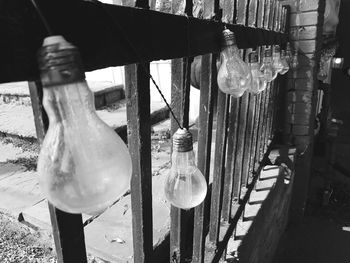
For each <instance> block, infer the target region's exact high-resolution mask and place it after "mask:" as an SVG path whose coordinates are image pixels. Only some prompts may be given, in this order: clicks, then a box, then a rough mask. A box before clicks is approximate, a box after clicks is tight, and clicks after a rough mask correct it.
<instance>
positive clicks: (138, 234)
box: [125, 64, 153, 262]
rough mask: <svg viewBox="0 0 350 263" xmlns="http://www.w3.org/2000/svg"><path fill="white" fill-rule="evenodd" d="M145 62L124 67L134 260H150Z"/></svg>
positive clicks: (149, 156) (148, 92) (150, 233)
mask: <svg viewBox="0 0 350 263" xmlns="http://www.w3.org/2000/svg"><path fill="white" fill-rule="evenodd" d="M145 70H147V71H149V64H147V65H143V66H142V65H136V64H133V65H128V66H126V67H125V91H126V92H125V93H126V99H127V119H128V142H129V151H130V154H131V159H132V165H133V172H132V177H131V206H132V223H133V246H134V260H135V262H152V251H153V246H152V244H153V224H152V166H151V126H150V104H151V102H150V85H149V77H148V74H147V73H146V72H145Z"/></svg>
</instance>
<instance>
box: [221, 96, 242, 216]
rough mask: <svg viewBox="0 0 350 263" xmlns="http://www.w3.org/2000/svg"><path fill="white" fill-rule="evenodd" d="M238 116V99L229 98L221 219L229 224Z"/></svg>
mask: <svg viewBox="0 0 350 263" xmlns="http://www.w3.org/2000/svg"><path fill="white" fill-rule="evenodd" d="M238 116H239V99H236V98H231V106H230V115H229V124H228V134H227V154H226V167H225V179H224V192H223V201H222V219H223V221H224V222H229V220H230V218H231V206H232V202H233V200H232V191H233V188H234V187H233V181H234V180H233V177H234V167H235V161H236V149H237V138H238V136H237V132H238V125H239V123H238Z"/></svg>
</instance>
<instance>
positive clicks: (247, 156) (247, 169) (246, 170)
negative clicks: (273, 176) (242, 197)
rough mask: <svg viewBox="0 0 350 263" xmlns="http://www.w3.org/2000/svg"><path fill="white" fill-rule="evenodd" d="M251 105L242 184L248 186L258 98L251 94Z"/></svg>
mask: <svg viewBox="0 0 350 263" xmlns="http://www.w3.org/2000/svg"><path fill="white" fill-rule="evenodd" d="M249 96H250V99H249V105H248V116H247V129H246V134H245V136H246V138H245V144H244V155H243V171H242V181H243V182H242V183H243V185H244V186H247V182H248V178H249V177H250V156H251V155H252V143H253V127H254V121H255V105H256V96H255V95H253V94H250V95H249Z"/></svg>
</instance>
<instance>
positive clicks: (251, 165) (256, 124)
mask: <svg viewBox="0 0 350 263" xmlns="http://www.w3.org/2000/svg"><path fill="white" fill-rule="evenodd" d="M260 104H261V94H258V95H257V96H256V103H255V114H254V125H253V140H252V145H251V147H252V148H251V154H250V160H249V174H250V175H251V176H250V178H248V182H250V179H251V177H252V176H253V173H254V172H255V171H256V169H255V163H256V160H255V157H256V150H257V148H256V144H257V141H258V140H259V139H260V138H258V130H259V117H260Z"/></svg>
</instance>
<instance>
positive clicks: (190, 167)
mask: <svg viewBox="0 0 350 263" xmlns="http://www.w3.org/2000/svg"><path fill="white" fill-rule="evenodd" d="M164 192H165V197H166V199H167V200H168V201H169V202H170V203H171V204H172V205H173V206H175V207H178V208H181V209H190V208H193V207H195V206H198V205H199V204H200V203H202V202H203V200H204V199H205V196H206V194H207V182H206V180H205V178H204V176H203V174H202V173H201V172H200V171H199V169H198V168H197V166H196V164H195V155H194V152H193V144H192V135H191V133H190V132H189V131H188V130H186V129H179V130H177V131H176V133H175V134H174V136H173V153H172V159H171V169H170V173H169V174H168V176H167V178H166V181H165V187H164Z"/></svg>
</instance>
